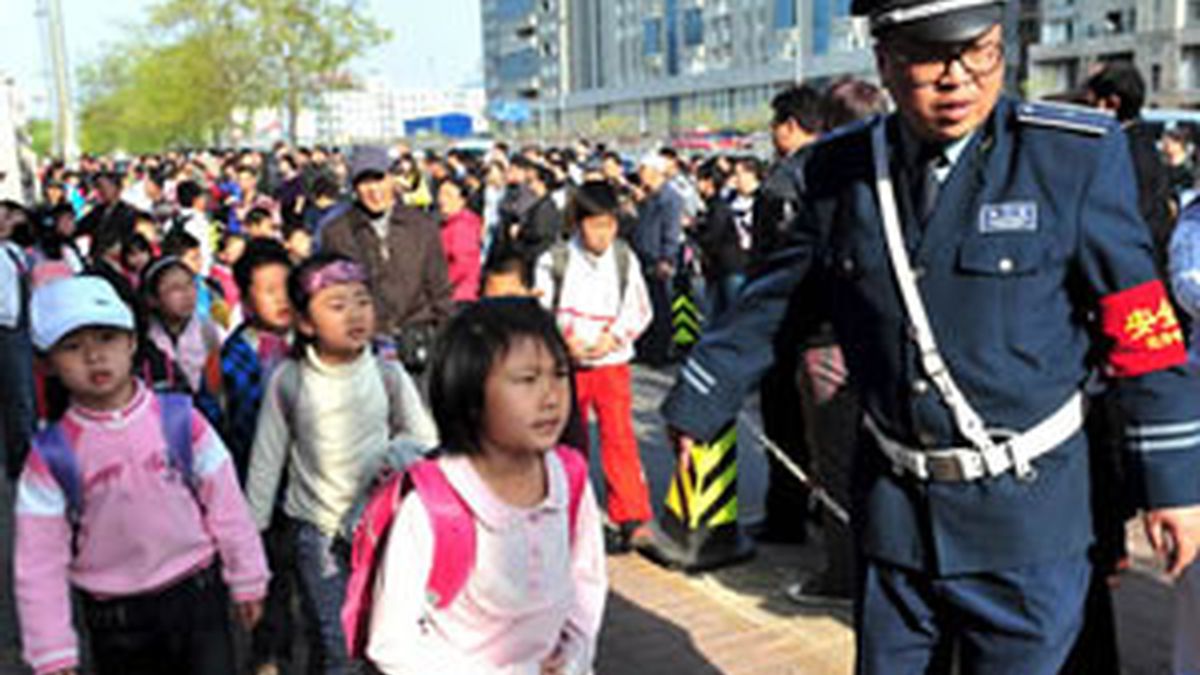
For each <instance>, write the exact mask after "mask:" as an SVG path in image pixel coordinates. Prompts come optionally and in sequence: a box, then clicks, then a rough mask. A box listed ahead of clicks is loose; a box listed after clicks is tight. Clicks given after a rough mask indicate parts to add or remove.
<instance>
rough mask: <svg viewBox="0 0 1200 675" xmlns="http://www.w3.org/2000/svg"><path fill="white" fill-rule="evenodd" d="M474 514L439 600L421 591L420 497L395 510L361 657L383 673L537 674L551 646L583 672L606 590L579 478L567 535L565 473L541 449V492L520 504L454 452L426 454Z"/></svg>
mask: <svg viewBox="0 0 1200 675" xmlns="http://www.w3.org/2000/svg"><path fill="white" fill-rule="evenodd" d="M438 461H439V462H440V463H441V466H442V470H443V471H445V472H446V479H447V480H448V481H449V482H450V485H451V486H452V487H453V488H454V490H455V492H457V493H458V494H459V495H460V496H461V497H462V498H463V500H464V501H466V503H467V506H468V507H469V508H470V510H471V513H473V514H474V515H475V523H476V527H475V532H476V547H477V548H476V550H475V561H476V562H475V567H474V569H473V571H472V572H471V577H470V579H469V580H468V581H467V584H466V586H465V587H464V588H463V590H462V592H461V593H460V594H459V596H458V597H457V598H455V599H454V601H453V602H451V603H450V605H449V606H447V607H446V608H445V609H436V608H434V607H432V606H431V605H430V604H429V601H428V598H427V596H426V588H425V584H426V580H427V579H428V578H429V567H430V565H431V564H432V559H433V546H434V541H433V530H432V528H431V527H430V525H429V516H428V514H427V512H426V511H425V507H424V505H423V504H422V502H421V500H420V499H413V498H408V499H405V500H404V503H403V504H402V505H401V506H400V510H399V512H397V514H396V522H395V523H394V524H393V525H392V532H391V535H390V536H389V538H388V544H387V550H386V552H385V554H384V558H383V560H382V562H381V563H380V567H381V574H380V578H379V580H378V582H377V583H378V585H377V586H376V591H375V592H376V594H377V595H376V597H375V602H374V605H373V608H372V612H373V613H372V617H371V623H370V627H371V630H370V637H369V638H368V641H367V656H368V657H369V658H370V659H371V661H372V662H373V663H374V664H375V666H376V667H378V668H379V670H380V671H381V672H382V673H384V674H385V675H426V674H428V673H439V672H440V673H454V675H538V674H539V673H540V671H541V669H540V664H541V662H542V661H543V660H545V659H546V658H547V657H548V656H550V655H551V654H552V653H553V652H555V651H558V652H559V653H561V654H562V655H563V657H564V659H565V661H566V667H565V668H564V673H565V675H587V674H588V673H591V672H592V662H593V660H594V659H595V656H596V639H597V637H598V636H599V634H600V623H601V619H602V618H603V615H604V601H605V598H606V597H607V594H608V576H607V574H606V572H605V568H604V545H603V541H602V537H601V530H600V514H599V510H598V508H597V506H596V498H595V497H594V496H593V494H592V489H591V486H590V485H589V486H588V487H587V488H586V491H585V493H584V495H583V501H581V502H580V505H579V512H578V514H577V515H576V519H577V520H576V523H575V528H576V529H575V538H574V541H573V542H572V541H571V539H570V537H569V536H568V529H567V528H568V522H569V517H568V515H567V508H568V499H569V496H568V494H567V493H568V488H567V474H566V471H565V470H564V469H563V466H562V463H561V462H560V461H559V459H558V456H557V455H555V454H553V453H549V452H548V453H546V454H545V455H544V461H545V465H546V474H547V484H548V491H547V495H546V498H545V499H544V500H543V501H542V503H541V504H539V505H537V506H534V507H531V508H518V507H515V506H510V505H508V504H506V503H504V502H503V501H501V500H500V498H499V497H497V496H496V495H495V494H494V493H493V492H492V490H491V489H490V488H489V487H488V486H487V484H486V483H484V482H483V479H482V478H480V477H479V474H478V473H476V472H475V469H474V467H472V466H471V461H470V460H469V459H468V458H466V457H463V456H447V457H443V458H441V459H440V460H438Z"/></svg>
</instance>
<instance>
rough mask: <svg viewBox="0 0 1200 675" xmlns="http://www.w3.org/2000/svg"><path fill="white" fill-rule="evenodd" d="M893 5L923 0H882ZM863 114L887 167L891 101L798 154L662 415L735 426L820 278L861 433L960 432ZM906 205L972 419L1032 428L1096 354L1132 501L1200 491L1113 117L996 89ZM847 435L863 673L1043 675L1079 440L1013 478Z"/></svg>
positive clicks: (706, 433)
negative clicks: (914, 461)
mask: <svg viewBox="0 0 1200 675" xmlns="http://www.w3.org/2000/svg"><path fill="white" fill-rule="evenodd" d="M893 1H898V2H900V3H901V4H906V5H910V6H912V5H920V4H922V1H921V0H916V1H915V2H914V1H912V0H883V2H884V3H887V2H893ZM928 4H934V5H942V6H946V3H945V2H941V3H928ZM959 4H960V5H963V4H965V5H971V4H972V3H971V2H970V0H962V2H960V3H959ZM981 4H984V3H981V2H978V1H975V2H974V3H973V6H978V5H981ZM879 124H883V125H886V129H887V136H888V139H889V148H890V149H891V157H892V160H891V161H892V164H891V165H892V167H893V169H892V170H893V172H894V173H896V174H898V175H901V176H903V175H904V171H905V169H904V167H903V166H901V164H902V160H901V157H902V155H903V152H901V151H900V150H901V148H902V147H903V141H902V140H901V139H902V132H901V130H900V125H901V124H902V122H901V121H900V119H899V117H897V116H895V115H893V116H891V117H889V118H887V119H876V120H874V121H872V122H871V123H869V124H866V125H863V126H860V127H858V128H853V129H850V130H847V131H846V132H844V133H840V134H838V135H836V136H834V137H831V138H827V139H825V140H823V141H822V142H820V143H819V144H818V145H817V146H815V147H814V148H813V149H812V152H811V155H810V156H809V159H808V163H807V165H806V167H805V174H804V181H805V184H804V190H805V192H806V199H805V202H804V208H803V209H802V211H801V213H800V215H799V217H798V218H797V221H796V226H795V228H794V231H793V238H792V241H791V246H790V247H789V248H788V250H787V251H786V252H783V253H781V254H779V255H778V256H776V257H775V258H774V259H773V261H772V266H771V267H770V268H769V269H768V270H767V271H766V272H764V273H763V274H762V275H760V276H759V277H758V278H756V279H754V280H752V281H751V283H750V284H749V285H748V286H747V287H746V289H745V290H744V291H743V294H742V296H741V298H740V299H739V304H738V306H737V308H736V310H734V311H731V312H729V313H727V314H726V315H725V316H724V317H723V318H722V319H720V320H718V322H717V323H716V325H714V326H713V327H712V328H711V329H710V331H709V332H708V333H707V334H706V335H705V336H704V338H703V340H702V341H701V343H700V344H699V345H698V346H697V347H696V348H695V349H694V350H693V352H692V354H691V356H690V357H689V359H688V361H687V362H686V363H685V364H684V366H683V369H682V370H681V373H680V380H679V382H678V383H677V386H676V387H675V388H674V390H673V391H672V392H671V394H670V395H669V396H668V398H667V400H666V401H665V402H664V404H663V412H664V415H665V417H666V418H667V420H668V422H669V423H670V424H671V425H672V426H674V427H676V428H678V429H680V430H682V431H683V432H685V433H687V434H689V435H691V436H693V437H695V438H698V439H702V440H707V439H710V438H712V436H713V435H715V434H716V433H717V432H718V431H719V430H720V428H721V426H722V425H723V424H725V423H726V422H728V420H729V419H731V417H732V416H733V414H735V413H736V411H737V410H738V409H739V408H740V404H741V401H742V399H743V397H744V395H745V393H746V391H747V390H748V388H749V387H750V386H752V385H753V383H754V382H755V381H756V379H757V377H758V376H759V375H760V374H761V373H762V372H763V370H764V369H765V368H766V367H767V366H768V365H769V361H770V358H771V356H770V355H771V349H770V343H771V340H772V336H774V335H775V334H776V333H777V332H778V330H779V328H780V325H779V324H780V323H781V322H782V320H783V316H784V313H785V310H786V308H787V305H788V303H789V301H790V300H791V299H792V296H793V294H794V292H795V291H796V289H798V288H800V287H801V285H802V284H801V282H804V283H803V288H804V289H805V292H806V293H811V290H810V289H812V288H816V289H819V290H818V291H817V292H816V293H813V294H812V295H811V296H808V295H806V296H804V297H801V298H799V300H800V301H801V302H804V301H807V302H809V303H810V304H811V305H814V306H817V305H820V308H821V309H822V310H823V311H822V312H814V314H824V315H826V316H828V317H829V318H830V319H831V320H832V321H833V324H834V326H835V329H836V331H837V336H838V342H839V343H840V344H841V345H842V347H843V349H844V351H845V355H846V359H847V362H848V365H849V366H850V370H851V372H852V377H853V380H854V381H855V382H856V384H857V386H858V388H859V390H860V394H861V400H862V403H863V407H864V410H865V411H866V414H867V415H868V416H869V417H870V418H871V419H872V420H873V421H874V423H875V425H876V426H877V427H878V428H880V429H881V430H882V432H883V433H884V434H885V435H886V436H887V437H889V438H891V439H894V440H895V441H897V442H899V443H902V444H904V445H906V446H910V447H913V448H920V449H939V448H948V447H961V446H963V445H964V438H963V437H962V436H961V435H960V433H959V432H958V431H957V427H956V425H955V421H954V419H953V417H952V415H951V412H950V410H949V408H948V407H947V405H945V404H944V403H943V400H942V398H941V397H940V396H939V395H938V392H937V390H936V388H935V387H933V386H930V383H929V380H928V379H927V373H925V372H924V371H923V369H922V366H921V363H920V361H919V354H918V353H917V349H916V345H915V342H914V339H913V336H912V330H911V328H910V322H909V320H908V318H907V315H906V310H905V306H904V304H903V302H902V300H901V297H900V295H899V292H898V290H897V284H896V281H895V279H894V276H893V269H892V263H891V261H890V260H889V255H888V251H887V247H886V245H885V242H884V235H883V229H882V225H881V211H880V206H879V200H878V196H877V194H876V176H875V172H874V169H873V165H872V154H871V139H870V135H871V133H872V130H873V128H874V127H875V126H876V125H879ZM913 208H914V207H913V205H912V204H911V203H909V200H908V199H901V200H900V210H901V215H902V220H903V222H904V224H905V227H904V229H905V237H906V239H907V243H908V245H909V252H910V256H911V258H912V265H913V269H914V272H915V274H916V276H917V278H918V288H919V291H920V294H921V296H922V297H923V299H924V303H925V306H926V307H927V308H928V313H929V315H930V321H931V324H932V328H933V332H934V334H935V335H936V338H937V342H938V345H939V347H940V349H941V353H942V355H943V356H944V357H945V360H946V362H947V363H948V364H949V370H950V371H951V373H952V375H953V377H954V379H955V380H956V381H957V383H958V386H959V387H960V388H961V389H962V391H963V392H964V393H965V395H966V398H967V399H968V400H969V401H970V403H971V404H972V406H973V407H974V409H975V410H976V411H977V412H978V413H979V415H980V416H981V417H982V418H983V419H984V420H985V421H986V423H987V424H988V426H989V427H993V428H1004V429H1012V430H1018V431H1020V430H1026V429H1029V428H1031V427H1033V426H1034V425H1036V424H1037V423H1038V422H1039V421H1041V420H1043V419H1044V418H1046V417H1047V416H1048V415H1050V414H1051V413H1052V412H1054V411H1055V410H1056V409H1059V408H1060V407H1061V406H1063V403H1064V402H1065V401H1068V400H1069V399H1070V398H1071V397H1072V396H1073V394H1075V393H1076V392H1078V391H1079V390H1080V388H1081V387H1082V386H1083V384H1084V381H1085V380H1086V379H1087V377H1088V375H1089V373H1090V372H1092V370H1093V369H1095V368H1100V369H1101V370H1102V372H1104V373H1105V374H1106V375H1107V376H1109V377H1110V378H1111V379H1112V386H1113V387H1114V389H1115V391H1116V392H1118V396H1119V397H1120V400H1121V401H1122V403H1123V406H1124V408H1125V410H1126V412H1127V415H1128V420H1129V422H1128V423H1129V426H1128V428H1127V429H1126V437H1127V439H1128V441H1127V446H1128V459H1129V464H1130V466H1131V467H1132V473H1133V481H1132V482H1133V483H1134V484H1135V486H1136V487H1137V488H1138V491H1139V494H1138V495H1136V497H1137V498H1139V499H1140V500H1141V503H1142V504H1143V505H1144V506H1146V507H1148V508H1161V507H1165V506H1177V505H1185V504H1194V503H1197V502H1198V501H1200V416H1198V415H1197V414H1196V402H1197V401H1198V400H1200V379H1198V378H1197V377H1196V376H1195V373H1192V372H1190V371H1185V369H1184V366H1183V364H1184V362H1185V360H1186V356H1185V354H1184V352H1183V346H1182V341H1181V336H1180V334H1179V329H1178V326H1177V324H1176V323H1175V320H1174V316H1173V314H1172V313H1171V309H1170V306H1169V303H1167V302H1166V296H1165V294H1164V292H1163V287H1162V285H1161V283H1160V282H1159V281H1158V280H1157V277H1156V272H1155V267H1154V260H1153V254H1152V249H1151V242H1150V238H1149V234H1148V231H1147V229H1146V227H1145V225H1144V224H1143V223H1142V221H1141V219H1140V216H1139V214H1138V210H1137V192H1136V182H1135V180H1134V175H1133V171H1132V166H1131V164H1130V162H1129V153H1128V149H1127V146H1126V141H1125V138H1124V135H1123V134H1122V133H1120V131H1119V128H1118V127H1117V126H1116V124H1115V123H1114V122H1113V121H1111V119H1109V118H1107V117H1105V116H1103V115H1101V114H1099V113H1093V112H1090V111H1089V112H1083V111H1080V110H1076V109H1065V108H1059V107H1051V106H1046V105H1039V104H1024V103H1020V102H1018V101H1015V100H1012V99H1008V98H1003V97H1002V98H1001V99H1000V101H999V102H998V104H997V105H996V107H995V108H994V110H993V112H992V114H991V116H990V118H988V120H987V121H986V122H985V123H984V124H983V125H982V126H981V127H980V128H978V129H976V130H975V131H974V133H973V134H972V135H971V136H970V137H969V140H968V141H966V146H965V148H964V149H963V150H962V154H961V155H960V156H959V157H958V159H957V161H956V162H955V164H954V166H953V169H952V170H951V172H950V174H949V176H948V177H946V179H945V180H944V182H943V184H942V188H941V193H940V196H939V197H938V200H937V203H936V208H935V210H934V212H933V214H932V215H931V216H930V217H929V218H928V219H927V220H926V221H925V222H924V224H923V226H917V225H914V223H915V222H917V219H916V218H915V217H914V215H913ZM862 437H863V438H864V447H863V448H862V451H861V456H860V457H859V458H858V463H859V466H860V470H859V471H858V485H857V490H856V503H855V505H854V506H855V514H856V520H857V529H858V531H859V532H860V541H861V545H862V547H863V550H864V553H865V557H866V561H867V562H866V569H865V570H864V574H863V577H864V579H863V587H862V595H861V597H860V602H859V605H858V617H857V618H858V627H859V650H858V656H859V671H860V672H863V673H887V674H888V675H893V674H904V673H925V672H928V671H929V670H930V663H931V662H932V661H931V660H932V659H935V658H936V655H937V654H938V652H939V650H940V649H941V648H942V647H944V645H945V644H946V641H947V638H948V637H949V636H956V637H958V638H959V639H960V640H961V644H962V653H963V657H964V667H965V671H964V672H967V673H988V674H993V673H995V674H999V673H1005V674H1008V673H1012V674H1014V675H1015V674H1017V673H1020V674H1022V675H1026V674H1037V673H1046V674H1047V675H1050V674H1052V673H1055V672H1056V671H1057V669H1058V667H1059V666H1060V665H1061V662H1062V660H1063V659H1064V658H1065V656H1066V653H1067V651H1068V650H1069V648H1070V646H1071V643H1072V641H1073V639H1074V636H1075V634H1076V633H1077V631H1078V628H1079V624H1080V621H1081V615H1082V606H1083V599H1084V595H1085V591H1086V588H1087V585H1088V580H1089V576H1090V568H1089V565H1088V563H1087V559H1086V549H1087V547H1088V545H1089V544H1090V542H1091V536H1092V527H1091V522H1090V519H1091V516H1090V511H1089V498H1090V495H1089V487H1088V485H1089V481H1088V457H1087V448H1086V439H1085V438H1084V436H1083V434H1082V430H1079V431H1077V432H1076V433H1074V434H1073V435H1072V436H1071V437H1070V439H1069V440H1067V441H1066V442H1064V443H1062V444H1061V445H1059V446H1058V447H1056V448H1055V449H1054V450H1052V451H1050V452H1049V453H1047V454H1044V455H1042V456H1040V457H1039V458H1038V459H1036V460H1035V461H1034V465H1033V466H1034V469H1035V475H1033V476H1031V477H1027V478H1026V479H1023V480H1022V479H1018V478H1017V477H1016V476H1015V475H1014V474H1013V472H1011V471H1009V472H1006V473H1003V474H1000V475H996V476H990V477H985V478H982V479H979V480H974V481H957V480H948V481H941V480H918V479H917V478H915V477H913V476H911V475H908V474H905V473H902V472H899V471H897V470H896V469H895V468H894V467H893V465H892V462H891V461H889V460H888V459H887V458H886V457H885V456H884V455H883V454H882V453H881V451H880V449H879V445H878V442H876V441H874V440H872V437H871V436H870V435H868V434H863V435H862ZM797 517H802V516H801V514H797ZM935 671H936V668H935Z"/></svg>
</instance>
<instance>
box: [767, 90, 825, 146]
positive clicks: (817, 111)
mask: <svg viewBox="0 0 1200 675" xmlns="http://www.w3.org/2000/svg"><path fill="white" fill-rule="evenodd" d="M771 110H772V111H773V113H774V116H773V117H772V120H771V121H772V123H774V124H783V123H784V122H787V121H788V120H795V121H796V123H797V124H799V125H800V126H801V127H803V128H804V130H805V131H807V132H809V133H812V134H819V133H821V132H823V131H825V121H824V114H823V110H822V105H821V95H820V94H819V93H817V90H816V89H813V88H812V87H810V86H809V85H807V84H802V85H799V86H792V87H788V88H787V89H784V90H783V91H781V92H779V93H778V94H776V95H775V98H773V99H771Z"/></svg>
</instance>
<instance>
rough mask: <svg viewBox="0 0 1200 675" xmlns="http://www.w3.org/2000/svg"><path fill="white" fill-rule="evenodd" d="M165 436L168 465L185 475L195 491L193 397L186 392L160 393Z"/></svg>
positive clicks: (160, 411) (188, 483)
mask: <svg viewBox="0 0 1200 675" xmlns="http://www.w3.org/2000/svg"><path fill="white" fill-rule="evenodd" d="M158 407H159V413H160V414H161V416H162V428H163V437H164V438H166V441H167V465H168V466H170V467H172V468H174V469H175V470H176V471H178V472H179V475H180V476H182V477H183V479H184V482H185V483H187V485H188V487H189V489H191V490H193V491H195V488H196V471H195V462H194V457H193V454H192V407H193V406H192V397H190V396H187V395H185V394H174V393H172V394H167V393H164V394H159V395H158Z"/></svg>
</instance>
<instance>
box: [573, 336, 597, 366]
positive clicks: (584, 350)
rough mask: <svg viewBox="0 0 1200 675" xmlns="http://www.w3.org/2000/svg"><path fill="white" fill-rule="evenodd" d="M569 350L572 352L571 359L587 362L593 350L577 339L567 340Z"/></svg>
mask: <svg viewBox="0 0 1200 675" xmlns="http://www.w3.org/2000/svg"><path fill="white" fill-rule="evenodd" d="M567 350H568V351H570V352H571V358H572V359H574V360H575V361H585V360H587V359H588V358H589V357H590V356H591V353H592V350H591V349H590V348H589V347H588V346H587V345H585V344H584V343H583V340H580V339H579V338H577V337H569V338H567Z"/></svg>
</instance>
